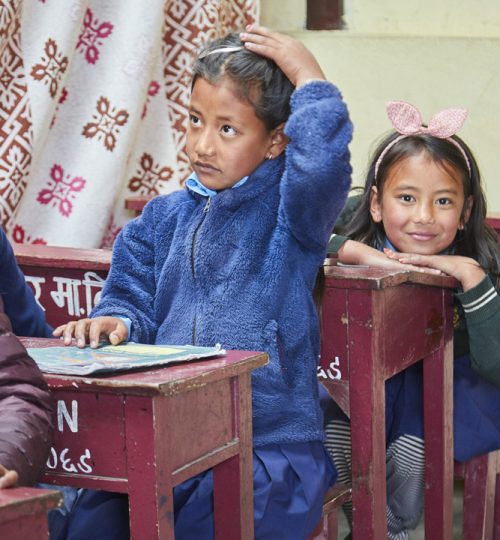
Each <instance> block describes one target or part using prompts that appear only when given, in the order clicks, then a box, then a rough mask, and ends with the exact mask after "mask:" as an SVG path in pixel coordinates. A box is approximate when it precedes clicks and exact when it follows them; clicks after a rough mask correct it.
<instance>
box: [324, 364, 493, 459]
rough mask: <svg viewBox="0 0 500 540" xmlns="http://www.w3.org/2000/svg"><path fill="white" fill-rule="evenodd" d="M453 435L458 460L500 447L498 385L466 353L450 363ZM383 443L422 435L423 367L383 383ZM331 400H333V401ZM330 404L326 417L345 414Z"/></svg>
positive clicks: (409, 369)
mask: <svg viewBox="0 0 500 540" xmlns="http://www.w3.org/2000/svg"><path fill="white" fill-rule="evenodd" d="M453 366H454V367H453V369H454V374H453V394H454V395H453V438H454V457H455V459H456V460H457V461H467V460H468V459H470V458H472V457H474V456H479V455H481V454H485V453H488V452H491V451H492V450H498V449H500V388H497V387H496V386H494V385H492V384H490V383H489V382H488V381H486V380H485V379H484V378H482V377H481V376H479V375H478V374H477V373H476V372H475V371H474V370H473V369H472V368H471V364H470V357H469V355H465V356H461V357H459V358H456V359H455V361H454V364H453ZM385 393H386V396H385V398H386V405H385V406H386V412H385V416H386V418H385V419H386V442H387V446H389V445H390V444H391V443H392V442H394V441H395V440H396V439H398V438H399V437H400V436H401V435H413V436H415V437H419V438H420V439H423V438H424V412H423V411H424V407H423V369H422V363H421V362H419V363H418V364H414V365H413V366H410V367H409V368H407V369H406V370H404V371H402V372H401V373H398V374H397V375H395V376H394V377H392V378H391V379H389V380H388V381H387V382H386V384H385ZM332 403H333V400H332ZM332 403H330V404H327V405H326V406H323V409H324V410H325V420H326V421H328V419H329V418H330V419H332V418H343V419H347V417H346V416H345V415H344V414H343V413H342V411H341V410H340V408H338V407H337V406H336V405H333V404H332Z"/></svg>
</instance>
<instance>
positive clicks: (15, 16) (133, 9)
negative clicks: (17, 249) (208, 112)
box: [0, 0, 258, 247]
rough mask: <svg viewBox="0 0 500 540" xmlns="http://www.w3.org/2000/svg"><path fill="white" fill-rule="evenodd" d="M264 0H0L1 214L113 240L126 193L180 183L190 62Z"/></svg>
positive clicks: (58, 232) (27, 228) (17, 232)
mask: <svg viewBox="0 0 500 540" xmlns="http://www.w3.org/2000/svg"><path fill="white" fill-rule="evenodd" d="M257 19H258V0H218V1H217V0H207V1H201V0H148V1H147V2H142V1H137V0H24V1H21V0H0V221H1V224H2V226H3V227H4V228H5V229H6V230H7V232H8V233H9V235H10V236H11V238H12V239H13V240H14V241H16V242H23V243H43V244H52V245H64V246H73V247H109V246H111V245H112V242H113V240H114V238H115V236H116V234H117V233H118V232H119V230H120V229H121V227H122V226H123V225H124V224H125V223H126V222H127V221H128V220H129V219H130V218H131V215H130V214H129V213H128V212H127V211H126V210H125V205H124V200H125V199H126V198H127V197H129V196H130V195H147V196H153V195H157V194H160V193H168V192H170V191H173V190H175V189H179V187H180V186H181V185H182V182H183V180H184V179H185V178H186V176H187V175H188V174H189V163H188V160H187V157H186V155H185V153H184V142H185V140H184V134H185V127H186V121H187V113H186V105H187V102H188V98H189V84H190V66H191V64H192V61H193V58H194V54H195V52H196V50H197V49H198V48H199V47H200V46H201V45H202V44H203V43H204V42H206V41H207V40H210V39H213V38H215V37H217V36H219V35H223V34H225V33H226V32H228V31H231V30H239V29H242V28H243V27H244V26H245V25H246V24H248V23H250V22H254V21H256V20H257Z"/></svg>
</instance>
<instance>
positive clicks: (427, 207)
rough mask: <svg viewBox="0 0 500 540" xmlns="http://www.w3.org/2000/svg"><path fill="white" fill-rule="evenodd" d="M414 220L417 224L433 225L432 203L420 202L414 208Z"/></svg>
mask: <svg viewBox="0 0 500 540" xmlns="http://www.w3.org/2000/svg"><path fill="white" fill-rule="evenodd" d="M414 220H415V221H416V222H417V223H434V205H433V204H432V202H421V203H420V204H418V205H417V206H416V208H415V214H414Z"/></svg>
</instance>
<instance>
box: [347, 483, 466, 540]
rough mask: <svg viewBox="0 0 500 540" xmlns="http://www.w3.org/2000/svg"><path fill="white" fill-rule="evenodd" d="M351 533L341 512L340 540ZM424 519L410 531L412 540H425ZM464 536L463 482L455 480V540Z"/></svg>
mask: <svg viewBox="0 0 500 540" xmlns="http://www.w3.org/2000/svg"><path fill="white" fill-rule="evenodd" d="M348 533H349V526H348V525H347V521H346V519H345V516H344V513H343V512H341V511H340V512H339V536H338V538H339V540H343V539H344V538H345V537H346V536H347V534H348ZM424 538H425V534H424V523H423V520H422V522H421V523H420V525H419V526H418V527H417V529H415V530H414V531H411V532H410V540H424ZM461 538H462V482H461V481H456V482H455V496H454V499H453V540H459V539H461Z"/></svg>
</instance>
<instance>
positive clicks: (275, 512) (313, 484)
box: [174, 441, 336, 540]
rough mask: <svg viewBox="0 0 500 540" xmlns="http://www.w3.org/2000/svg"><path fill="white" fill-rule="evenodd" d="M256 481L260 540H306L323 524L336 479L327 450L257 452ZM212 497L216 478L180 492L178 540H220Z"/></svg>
mask: <svg viewBox="0 0 500 540" xmlns="http://www.w3.org/2000/svg"><path fill="white" fill-rule="evenodd" d="M253 475H254V538H255V539H256V540H305V539H306V538H307V537H308V535H309V533H311V532H312V531H313V530H314V528H315V527H316V525H317V524H318V522H319V520H320V517H321V512H322V506H323V498H324V495H325V493H326V491H327V490H328V488H329V487H330V486H331V485H332V484H333V483H334V481H335V478H336V474H335V469H334V467H333V464H332V463H331V461H330V458H329V457H328V455H327V453H326V450H325V449H324V446H323V444H322V443H321V442H319V441H317V442H312V443H296V444H284V445H278V444H272V445H266V446H264V447H260V448H255V449H254V459H253ZM212 495H213V481H212V474H211V472H209V473H203V474H201V475H199V476H198V477H196V478H195V479H190V480H187V481H186V482H183V483H182V484H180V485H179V486H177V487H176V488H175V490H174V499H175V534H176V538H177V537H179V538H182V539H183V540H199V539H200V538H203V540H210V539H212V538H214V533H213V502H212Z"/></svg>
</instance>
